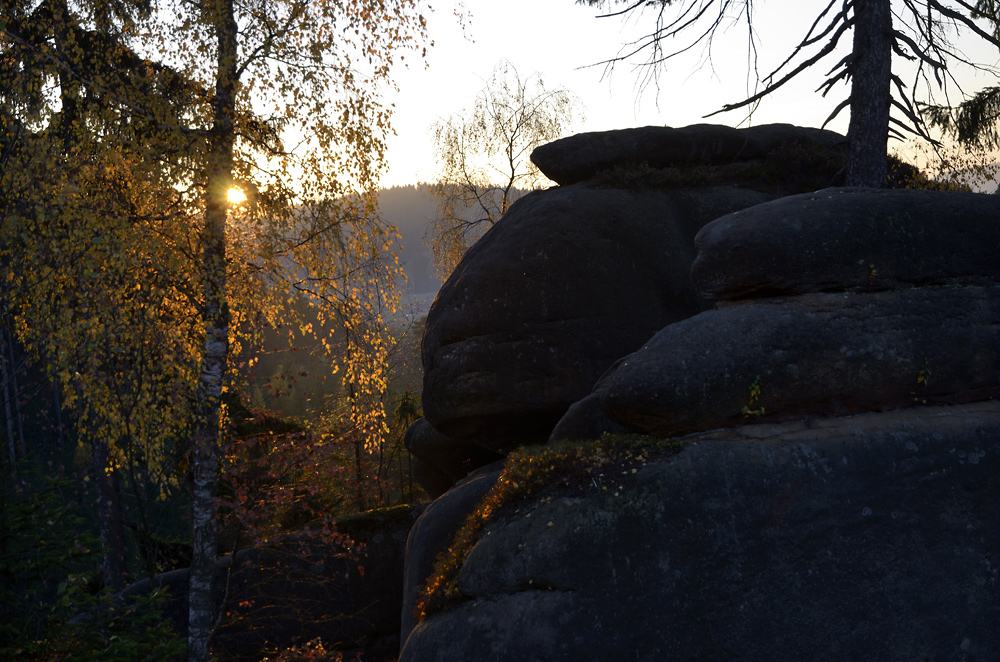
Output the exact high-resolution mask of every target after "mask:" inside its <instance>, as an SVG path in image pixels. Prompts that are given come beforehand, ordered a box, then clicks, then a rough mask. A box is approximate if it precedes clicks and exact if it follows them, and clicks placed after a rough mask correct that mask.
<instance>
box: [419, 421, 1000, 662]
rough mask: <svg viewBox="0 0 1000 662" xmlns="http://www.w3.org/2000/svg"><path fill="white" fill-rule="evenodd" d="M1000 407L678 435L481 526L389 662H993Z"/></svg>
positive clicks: (997, 641) (999, 596)
mask: <svg viewBox="0 0 1000 662" xmlns="http://www.w3.org/2000/svg"><path fill="white" fill-rule="evenodd" d="M998 439H1000V404H998V403H996V402H988V403H977V404H974V405H962V406H950V407H919V408H912V409H909V410H905V411H898V412H891V413H882V414H863V415H858V416H851V417H842V418H828V419H819V420H813V421H809V422H807V423H786V424H777V425H770V424H766V425H765V424H760V425H751V426H745V427H741V428H736V429H730V430H721V431H717V432H712V433H705V434H700V435H696V436H692V437H690V438H689V439H688V441H689V442H690V443H689V445H688V446H687V447H686V448H685V449H684V450H683V451H681V453H680V454H679V455H676V456H673V457H671V458H668V459H663V460H658V461H657V460H653V461H650V462H649V463H648V464H646V465H645V466H644V467H642V468H641V469H639V471H638V473H637V474H635V475H634V476H632V477H629V478H626V479H624V481H625V485H624V486H623V487H622V488H621V489H620V490H618V493H617V494H613V493H611V492H606V491H602V490H599V489H597V488H596V487H595V488H593V489H589V488H588V489H587V490H584V491H583V492H582V493H581V492H579V491H577V492H574V493H572V494H568V495H566V496H560V492H559V491H558V490H557V491H554V492H552V491H549V492H547V493H546V496H547V497H550V498H546V499H544V500H532V501H530V502H527V503H524V504H523V505H521V506H520V512H519V514H518V516H517V517H511V518H505V519H502V520H499V521H496V522H493V523H492V524H489V525H488V526H487V528H486V529H485V531H484V532H483V535H482V536H481V537H480V539H479V542H478V543H477V545H476V546H475V547H474V548H473V549H472V551H471V553H470V554H469V556H468V557H467V559H466V561H465V564H464V566H463V569H462V571H461V575H460V578H459V587H460V589H461V592H462V594H463V595H464V596H465V598H464V599H463V600H461V601H459V602H458V603H456V604H455V605H454V607H453V608H452V609H451V610H450V611H445V612H439V613H437V614H434V615H432V616H430V617H429V618H428V619H426V620H425V621H423V622H422V623H420V624H419V625H418V626H417V627H416V629H415V630H414V631H413V632H412V634H411V635H410V637H409V639H408V640H407V642H406V645H405V647H404V649H403V651H402V655H401V657H400V661H401V662H453V661H455V660H486V659H499V660H549V661H552V662H558V661H563V660H565V661H567V662H570V661H572V662H577V661H578V660H615V659H639V660H669V659H683V660H698V661H702V660H703V661H706V662H708V661H712V662H715V661H718V660H729V661H733V662H772V661H773V660H775V659H782V660H829V661H831V662H833V661H838V662H839V661H840V660H852V661H856V662H869V661H870V662H886V661H899V662H904V661H905V662H910V661H912V660H930V659H934V660H964V659H967V660H972V659H977V660H995V659H1000V628H997V627H996V614H997V612H998V610H1000V591H998V590H997V586H998V582H1000V579H998V562H997V558H996V551H997V550H998V549H1000V526H998V524H997V518H996V504H997V503H998V502H1000V481H998V480H996V476H997V475H998V472H1000V444H998Z"/></svg>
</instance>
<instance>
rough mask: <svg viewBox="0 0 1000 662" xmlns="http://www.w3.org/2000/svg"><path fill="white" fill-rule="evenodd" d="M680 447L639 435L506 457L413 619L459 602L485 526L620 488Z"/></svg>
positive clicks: (443, 557)
mask: <svg viewBox="0 0 1000 662" xmlns="http://www.w3.org/2000/svg"><path fill="white" fill-rule="evenodd" d="M684 445H685V444H684V442H683V441H679V440H674V439H656V438H653V437H646V436H642V435H609V434H605V435H604V436H603V437H601V438H600V439H598V440H596V441H586V442H580V441H574V442H557V443H553V444H549V445H544V446H525V447H522V448H520V449H518V450H516V451H514V452H513V453H511V454H510V455H509V456H508V458H507V462H506V464H505V465H504V470H503V472H502V473H501V474H500V477H499V478H498V479H497V482H496V485H494V486H493V488H492V489H491V490H490V491H489V492H488V493H487V494H486V496H485V497H484V498H483V500H482V501H481V502H480V503H479V505H478V506H477V508H476V510H475V511H473V512H472V514H471V515H469V517H467V518H466V520H465V522H464V524H463V525H462V526H461V528H459V530H458V531H457V532H456V534H455V538H454V540H453V541H452V544H451V547H449V548H448V549H447V550H445V551H444V552H442V553H441V554H439V555H438V557H437V560H436V561H435V562H434V571H433V572H432V573H431V575H430V577H428V578H427V582H426V583H425V584H424V586H423V587H422V589H421V591H420V595H419V596H418V598H417V606H416V608H415V609H414V614H413V615H414V618H415V620H416V622H417V623H419V622H420V621H422V620H423V619H424V618H426V617H427V616H429V615H431V614H433V613H435V612H439V611H445V610H447V609H449V608H450V607H452V606H454V605H455V604H457V603H458V602H460V601H462V599H463V597H462V594H461V592H460V591H459V589H458V575H459V571H460V570H461V568H462V564H463V563H464V562H465V559H466V557H467V556H468V554H469V552H470V551H471V550H472V548H473V547H474V546H475V544H476V542H477V541H478V540H479V538H480V535H481V534H482V532H483V530H484V529H485V528H486V526H487V525H488V524H489V523H491V522H494V521H497V520H499V519H501V518H502V517H504V516H505V515H506V514H507V513H510V512H512V511H513V510H515V509H516V508H517V507H518V506H519V505H521V504H523V503H524V502H525V501H526V500H527V499H529V498H534V499H543V498H546V497H547V496H549V495H548V494H547V493H550V492H555V491H558V492H559V493H560V494H563V495H584V494H586V493H588V492H591V493H592V492H594V491H597V490H600V491H602V492H603V491H608V490H615V491H617V489H619V488H620V487H621V479H620V477H621V476H623V475H624V476H629V475H631V474H633V473H636V471H637V470H638V467H639V466H641V465H644V464H645V463H646V462H648V461H649V460H650V459H654V458H655V459H663V458H665V457H671V456H673V455H676V454H677V453H679V452H680V451H681V449H682V448H683V447H684Z"/></svg>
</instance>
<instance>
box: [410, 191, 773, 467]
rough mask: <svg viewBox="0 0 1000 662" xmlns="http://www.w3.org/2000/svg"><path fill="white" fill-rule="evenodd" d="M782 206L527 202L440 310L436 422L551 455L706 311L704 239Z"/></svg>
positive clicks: (485, 440) (485, 243)
mask: <svg viewBox="0 0 1000 662" xmlns="http://www.w3.org/2000/svg"><path fill="white" fill-rule="evenodd" d="M772 197H773V196H771V195H768V194H765V193H760V192H757V191H750V190H743V189H737V188H709V189H698V190H685V191H671V192H658V191H625V190H603V189H594V188H589V187H586V186H582V185H577V186H569V187H560V188H556V189H549V190H547V191H541V192H536V193H532V194H530V195H528V196H525V197H524V198H522V199H520V200H518V201H517V202H516V203H515V204H514V205H513V206H512V207H511V209H510V210H509V211H508V213H507V215H506V216H505V217H504V218H503V219H502V220H501V221H500V222H498V223H497V224H496V226H494V227H493V228H492V229H491V230H490V231H489V232H488V233H487V234H486V235H485V236H484V237H483V238H482V239H481V240H480V241H479V242H478V243H476V245H475V246H473V247H472V248H471V249H470V250H469V252H468V253H467V254H466V256H465V257H464V258H463V260H462V262H461V263H460V265H459V266H458V268H457V269H456V271H455V273H454V274H453V275H452V277H451V278H450V279H449V280H448V282H447V283H446V284H445V285H444V287H443V288H442V289H441V291H440V292H439V293H438V296H437V299H436V300H435V302H434V305H433V306H432V308H431V310H430V313H429V315H428V318H427V327H426V332H425V335H424V343H423V363H424V393H423V405H424V415H425V416H426V418H427V420H428V421H429V422H430V424H431V425H432V426H433V427H434V428H435V429H436V430H438V431H440V432H441V433H442V434H444V435H446V436H449V437H452V438H455V439H458V440H461V441H467V442H471V443H475V444H478V445H481V446H483V447H484V448H487V449H489V450H491V451H494V452H498V453H505V452H507V451H509V450H510V449H511V448H514V447H516V446H519V445H522V444H526V443H539V442H543V441H545V439H546V438H547V437H548V435H549V433H550V432H551V430H552V428H553V426H554V425H555V423H556V422H557V421H558V420H559V419H560V417H561V416H562V415H563V414H564V413H565V411H566V409H567V408H568V407H569V406H570V405H571V404H572V403H574V402H576V401H577V400H579V399H581V398H583V397H584V396H586V395H587V394H588V393H589V392H590V390H591V388H592V387H593V385H594V382H596V380H597V378H598V377H600V375H601V374H602V373H603V372H604V371H605V370H606V369H607V368H608V367H609V366H610V365H611V364H612V363H613V362H614V361H615V360H616V359H618V358H619V357H621V356H623V355H625V354H628V353H629V352H632V351H634V350H636V349H638V348H639V347H640V346H641V345H642V343H643V342H645V341H646V340H647V339H649V337H650V336H651V335H652V334H653V333H655V332H656V331H657V330H659V329H660V328H662V327H663V326H664V325H666V324H669V323H671V322H674V321H678V320H681V319H684V318H686V317H689V316H690V315H693V314H694V313H697V312H699V311H700V310H703V309H704V308H705V307H706V302H705V300H704V299H702V298H701V297H700V296H699V295H698V294H697V292H695V291H694V289H693V287H692V286H691V283H690V278H689V270H690V266H691V261H692V259H693V237H694V235H695V234H696V233H697V231H698V230H699V229H701V227H702V226H704V225H705V224H706V223H707V222H708V221H710V220H712V219H714V218H717V217H718V216H720V215H722V214H724V213H728V212H729V211H733V210H736V209H742V208H745V207H748V206H750V205H753V204H757V203H759V202H763V201H765V200H768V199H771V198H772Z"/></svg>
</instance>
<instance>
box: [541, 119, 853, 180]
mask: <svg viewBox="0 0 1000 662" xmlns="http://www.w3.org/2000/svg"><path fill="white" fill-rule="evenodd" d="M844 141H845V138H844V136H842V135H840V134H838V133H834V132H833V131H824V130H822V129H813V128H806V127H800V126H794V125H791V124H763V125H761V126H755V127H750V128H746V129H734V128H732V127H728V126H722V125H718V124H695V125H692V126H685V127H680V128H671V127H666V126H647V127H640V128H633V129H620V130H617V131H599V132H592V133H580V134H577V135H574V136H569V137H567V138H562V139H560V140H556V141H554V142H551V143H548V144H545V145H541V146H539V147H538V148H536V149H535V150H534V151H533V152H532V153H531V161H532V162H533V163H534V164H535V165H536V166H538V169H539V170H541V171H542V172H543V173H544V174H545V176H546V177H548V178H549V179H551V180H553V181H555V182H558V183H559V184H562V185H568V184H575V183H577V182H582V181H585V180H587V179H590V178H592V177H594V176H595V175H597V174H599V173H600V172H602V171H605V170H611V169H613V168H615V167H620V166H626V167H627V166H634V165H639V164H644V165H647V166H649V167H652V168H665V167H670V166H691V165H727V164H730V163H733V162H734V161H750V160H754V159H763V158H765V157H767V156H768V154H770V153H771V152H772V151H774V150H775V149H777V148H779V147H782V146H784V145H789V144H809V145H814V146H816V147H819V148H821V149H834V148H837V147H838V146H842V145H844V144H845V143H844Z"/></svg>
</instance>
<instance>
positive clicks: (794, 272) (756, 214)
mask: <svg viewBox="0 0 1000 662" xmlns="http://www.w3.org/2000/svg"><path fill="white" fill-rule="evenodd" d="M695 245H696V247H697V250H698V254H697V257H696V258H695V260H694V264H693V266H692V268H691V279H692V281H693V282H694V284H695V286H696V287H697V288H698V289H699V291H700V292H701V293H702V294H704V295H705V296H708V297H710V298H713V299H716V300H720V299H736V298H742V297H761V296H770V295H774V294H797V293H803V292H822V291H831V290H847V289H863V288H870V289H871V288H873V289H888V288H895V287H910V286H913V285H924V284H933V283H955V282H966V283H970V282H971V283H981V282H983V281H984V280H988V281H992V282H997V281H1000V198H998V197H997V196H992V195H981V194H977V193H955V192H941V191H912V190H897V191H890V190H875V189H825V190H821V191H816V192H815V193H807V194H802V195H794V196H789V197H785V198H781V199H779V200H774V201H772V202H768V203H764V204H761V205H757V206H756V207H752V208H750V209H746V210H742V211H738V212H734V213H733V214H729V215H727V216H724V217H722V218H719V219H716V220H715V221H712V222H711V223H709V224H708V225H706V226H705V227H704V228H702V230H701V232H699V233H698V236H697V237H696V238H695Z"/></svg>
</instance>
